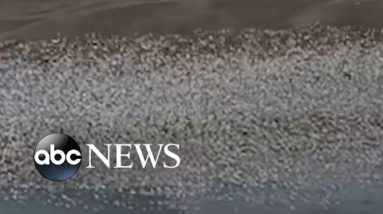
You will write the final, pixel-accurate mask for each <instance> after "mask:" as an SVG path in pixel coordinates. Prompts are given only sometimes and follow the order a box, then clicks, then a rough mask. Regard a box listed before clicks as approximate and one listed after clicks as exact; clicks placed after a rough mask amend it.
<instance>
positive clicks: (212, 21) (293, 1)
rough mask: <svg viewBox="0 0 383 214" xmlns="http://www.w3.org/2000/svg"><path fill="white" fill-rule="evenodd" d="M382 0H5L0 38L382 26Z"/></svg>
mask: <svg viewBox="0 0 383 214" xmlns="http://www.w3.org/2000/svg"><path fill="white" fill-rule="evenodd" d="M382 19H383V2H382V1H380V0H359V1H356V0H77V1H67V0H0V39H3V40H4V39H42V38H48V37H51V36H54V35H56V34H57V33H60V34H63V35H67V36H77V35H82V34H84V33H90V32H96V33H101V34H107V35H116V34H118V35H126V34H130V33H133V32H141V33H147V32H154V33H155V32H160V33H187V32H189V31H193V30H194V29H196V28H204V29H221V28H245V27H260V26H262V27H290V26H295V25H300V24H304V23H310V22H315V21H321V22H326V23H333V24H355V25H364V26H381V25H382V24H383V22H382Z"/></svg>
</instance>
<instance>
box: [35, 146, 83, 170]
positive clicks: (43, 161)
mask: <svg viewBox="0 0 383 214" xmlns="http://www.w3.org/2000/svg"><path fill="white" fill-rule="evenodd" d="M34 159H35V162H36V163H37V164H38V165H50V164H51V162H52V164H54V165H61V164H63V163H64V162H65V161H66V162H68V163H69V164H70V165H77V164H79V163H80V162H81V153H80V152H79V151H77V150H75V149H72V150H70V151H69V152H67V154H65V153H64V151H62V150H60V149H57V150H55V146H54V145H53V144H52V145H50V147H49V153H48V152H47V151H45V150H39V151H37V152H36V153H35V157H34Z"/></svg>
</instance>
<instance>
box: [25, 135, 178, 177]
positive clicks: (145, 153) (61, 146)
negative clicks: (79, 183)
mask: <svg viewBox="0 0 383 214" xmlns="http://www.w3.org/2000/svg"><path fill="white" fill-rule="evenodd" d="M86 146H87V148H88V165H87V166H86V168H87V169H92V168H95V166H94V165H93V160H94V159H98V160H100V161H101V162H102V163H103V164H104V165H105V166H106V167H107V168H114V169H130V168H133V166H134V165H135V164H136V163H135V162H133V161H132V159H131V158H132V157H131V154H132V153H131V152H130V151H132V150H134V151H135V153H134V154H136V155H137V156H138V160H139V161H138V163H137V164H138V165H139V167H142V168H146V167H152V168H154V169H155V168H156V167H158V166H161V167H163V168H168V169H174V168H177V167H178V166H179V165H180V163H181V158H180V156H179V155H178V154H177V153H176V151H178V150H179V145H178V144H158V145H151V144H105V145H103V146H104V147H105V148H106V149H107V152H106V154H104V153H102V152H101V151H100V150H99V149H98V148H97V147H96V146H95V145H94V144H86ZM111 151H114V152H115V153H114V154H115V161H113V162H112V161H111V160H112V159H111V158H112V157H111V154H112V152H111ZM162 155H165V156H164V157H165V158H166V161H162V162H160V163H159V160H160V156H162ZM33 158H34V162H35V166H36V169H37V171H38V172H39V173H40V174H41V175H42V176H43V177H45V178H47V179H49V180H52V181H65V180H67V179H70V178H71V177H73V176H74V175H75V174H76V173H77V171H78V170H79V168H80V166H81V163H82V158H83V157H82V152H81V149H80V146H79V145H78V144H77V142H76V141H75V140H74V139H73V138H71V137H70V136H68V135H64V134H51V135H48V136H46V137H44V138H43V139H42V140H41V141H40V142H39V144H38V145H37V146H36V149H35V153H34V156H33Z"/></svg>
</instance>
